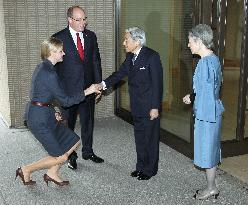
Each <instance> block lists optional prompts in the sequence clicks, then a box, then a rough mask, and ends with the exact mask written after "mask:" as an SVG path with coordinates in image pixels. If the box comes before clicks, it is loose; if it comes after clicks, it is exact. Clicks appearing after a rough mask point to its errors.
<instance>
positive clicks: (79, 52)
mask: <svg viewBox="0 0 248 205" xmlns="http://www.w3.org/2000/svg"><path fill="white" fill-rule="evenodd" d="M76 35H77V49H78V54H79V56H80V58H81V60H82V61H83V60H84V48H83V46H82V42H81V39H80V37H79V33H76Z"/></svg>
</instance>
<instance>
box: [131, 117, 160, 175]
mask: <svg viewBox="0 0 248 205" xmlns="http://www.w3.org/2000/svg"><path fill="white" fill-rule="evenodd" d="M133 120H134V136H135V144H136V152H137V164H136V170H138V171H142V172H143V173H144V174H146V175H148V176H154V175H156V174H157V171H158V160H159V138H160V118H156V119H154V120H150V119H149V118H142V117H133Z"/></svg>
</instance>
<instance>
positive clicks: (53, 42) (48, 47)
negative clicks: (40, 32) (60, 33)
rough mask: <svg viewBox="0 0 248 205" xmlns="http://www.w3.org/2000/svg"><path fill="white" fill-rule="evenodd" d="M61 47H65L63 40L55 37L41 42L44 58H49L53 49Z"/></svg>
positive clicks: (41, 55)
mask: <svg viewBox="0 0 248 205" xmlns="http://www.w3.org/2000/svg"><path fill="white" fill-rule="evenodd" d="M59 48H63V42H62V41H61V40H59V39H57V38H55V37H50V38H48V39H46V40H44V41H43V42H42V43H41V54H40V57H41V59H42V60H44V59H46V58H48V57H49V56H50V55H51V51H54V52H55V51H57V50H58V49H59Z"/></svg>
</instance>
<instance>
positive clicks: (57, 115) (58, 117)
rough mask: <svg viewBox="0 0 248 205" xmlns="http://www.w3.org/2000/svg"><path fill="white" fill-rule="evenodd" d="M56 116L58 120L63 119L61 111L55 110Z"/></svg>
mask: <svg viewBox="0 0 248 205" xmlns="http://www.w3.org/2000/svg"><path fill="white" fill-rule="evenodd" d="M55 118H56V120H57V121H58V122H60V121H62V120H63V118H62V115H61V114H60V112H55Z"/></svg>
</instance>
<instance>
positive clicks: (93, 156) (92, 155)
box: [83, 154, 104, 163]
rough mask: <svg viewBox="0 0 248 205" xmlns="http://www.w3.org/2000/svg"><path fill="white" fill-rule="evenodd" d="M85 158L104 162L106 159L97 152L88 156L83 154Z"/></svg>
mask: <svg viewBox="0 0 248 205" xmlns="http://www.w3.org/2000/svg"><path fill="white" fill-rule="evenodd" d="M83 159H85V160H88V159H89V160H91V161H93V162H95V163H103V162H104V160H103V159H102V158H101V157H98V156H96V155H95V154H91V155H88V156H83Z"/></svg>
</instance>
